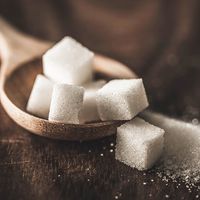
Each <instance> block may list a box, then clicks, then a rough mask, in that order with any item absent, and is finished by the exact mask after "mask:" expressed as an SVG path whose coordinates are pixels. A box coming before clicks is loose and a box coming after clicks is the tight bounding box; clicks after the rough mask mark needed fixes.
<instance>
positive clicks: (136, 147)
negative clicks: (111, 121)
mask: <svg viewBox="0 0 200 200" xmlns="http://www.w3.org/2000/svg"><path fill="white" fill-rule="evenodd" d="M163 135H164V130H162V129H160V128H158V127H156V126H153V125H151V124H149V123H148V122H145V121H144V120H143V119H140V118H138V117H136V118H134V119H133V120H131V121H129V122H127V123H125V124H123V125H122V126H120V127H119V128H118V130H117V139H116V150H115V158H116V159H117V160H119V161H121V162H123V163H125V164H126V165H129V166H130V167H133V168H135V167H136V168H137V169H139V170H146V169H149V168H151V167H152V166H153V164H154V163H155V162H156V161H157V160H158V158H159V157H160V155H161V153H162V150H163V140H164V138H163Z"/></svg>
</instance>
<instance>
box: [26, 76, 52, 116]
mask: <svg viewBox="0 0 200 200" xmlns="http://www.w3.org/2000/svg"><path fill="white" fill-rule="evenodd" d="M52 91H53V83H52V82H51V81H50V80H49V79H47V78H46V77H45V76H43V75H41V74H39V75H37V77H36V79H35V82H34V85H33V88H32V91H31V94H30V97H29V100H28V103H27V107H26V110H27V111H28V112H29V113H31V114H34V115H36V116H38V117H42V118H45V119H48V115H49V108H50V103H51V96H52Z"/></svg>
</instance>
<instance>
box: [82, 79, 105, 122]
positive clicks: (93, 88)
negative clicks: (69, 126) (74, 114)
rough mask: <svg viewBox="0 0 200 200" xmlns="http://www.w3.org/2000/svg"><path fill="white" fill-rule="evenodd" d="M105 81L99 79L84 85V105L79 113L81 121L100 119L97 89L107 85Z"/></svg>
mask: <svg viewBox="0 0 200 200" xmlns="http://www.w3.org/2000/svg"><path fill="white" fill-rule="evenodd" d="M105 83H106V81H104V80H99V81H94V82H91V83H87V84H85V85H83V87H84V88H85V93H84V98H83V106H82V108H81V111H80V114H79V120H80V122H81V123H84V122H90V121H98V120H100V117H99V113H98V111H97V103H96V96H97V91H98V90H99V89H100V88H101V87H102V86H103V85H105Z"/></svg>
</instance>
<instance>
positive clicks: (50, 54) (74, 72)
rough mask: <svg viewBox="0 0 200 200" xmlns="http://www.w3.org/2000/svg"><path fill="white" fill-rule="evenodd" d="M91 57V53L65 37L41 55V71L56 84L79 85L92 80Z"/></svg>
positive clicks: (92, 54) (92, 55)
mask: <svg viewBox="0 0 200 200" xmlns="http://www.w3.org/2000/svg"><path fill="white" fill-rule="evenodd" d="M93 57H94V53H93V52H91V51H90V50H88V49H87V48H86V47H84V46H82V45H81V44H80V43H78V42H77V41H75V40H74V39H73V38H71V37H65V38H63V39H62V40H61V41H60V42H58V43H57V44H56V45H55V46H54V47H52V48H51V49H49V50H48V51H47V52H46V53H45V54H44V55H43V71H44V74H45V75H46V76H47V77H48V78H50V79H51V80H53V81H54V82H56V83H67V84H75V85H80V84H82V83H85V82H87V81H90V80H91V79H92V74H93V70H92V65H93Z"/></svg>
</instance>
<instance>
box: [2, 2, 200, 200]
mask: <svg viewBox="0 0 200 200" xmlns="http://www.w3.org/2000/svg"><path fill="white" fill-rule="evenodd" d="M199 11H200V2H199V1H198V0H190V1H187V0H182V1H180V0H174V1H164V0H161V1H160V0H153V1H147V0H142V1H131V0H124V1H120V0H110V1H107V0H101V1H99V0H76V1H74V0H58V1H54V0H34V1H31V0H29V1H27V0H0V13H1V14H2V15H3V16H4V17H6V18H7V19H9V20H10V21H11V22H13V23H14V24H15V25H17V27H19V28H20V29H21V30H23V31H25V32H26V33H29V34H32V35H34V36H38V37H41V38H43V39H50V40H52V41H57V40H59V39H60V38H61V37H62V36H64V35H66V34H69V35H71V36H73V37H75V38H77V39H78V40H80V41H81V42H82V43H84V44H85V45H87V46H88V47H89V48H91V49H93V50H95V51H97V52H100V53H103V54H105V55H108V56H111V57H114V58H116V59H118V60H120V61H122V62H124V63H126V64H127V65H128V66H130V67H131V68H132V69H134V70H135V71H136V72H137V74H139V76H141V77H143V78H144V81H145V84H146V88H147V91H148V94H149V97H150V100H151V106H152V108H153V109H154V110H157V111H160V112H163V113H166V114H168V115H171V116H172V115H173V116H176V117H178V118H181V119H185V120H187V121H191V120H192V119H193V118H197V119H199V120H200V112H199V108H200V93H199V88H200V78H199V75H200V68H199V66H200V59H199V55H200V47H199V41H200V40H199V35H200V23H199V20H200V16H199V15H200V14H199V13H200V12H199ZM17 92H18V91H16V93H17ZM111 142H113V143H114V142H115V137H114V136H111V137H108V138H105V139H101V140H98V141H95V142H83V143H76V142H59V141H53V140H48V139H44V138H40V137H37V136H33V135H30V134H28V133H27V132H26V131H24V130H23V129H21V128H20V127H19V126H17V125H16V124H15V123H13V122H12V121H11V120H10V119H9V118H8V116H7V114H6V113H5V112H4V111H3V109H2V107H1V108H0V198H1V199H41V200H43V199H115V196H118V198H119V199H165V195H166V194H167V195H169V196H170V199H195V198H196V195H200V194H199V192H198V191H197V190H196V189H195V188H193V189H192V191H191V193H190V192H189V191H188V189H187V188H186V186H185V185H184V184H181V185H180V186H179V187H178V188H177V183H172V182H168V183H167V184H166V183H165V182H163V181H162V180H161V179H160V178H158V176H157V175H156V173H155V172H153V171H151V172H147V174H146V175H144V174H143V172H138V171H137V170H133V169H131V168H129V167H127V166H125V165H123V164H121V163H119V162H117V161H115V159H114V153H113V152H110V149H114V148H113V147H111V146H110V143H111ZM102 153H103V156H101V154H102ZM151 179H153V180H154V182H152V181H151ZM143 182H145V183H147V184H146V185H144V184H143Z"/></svg>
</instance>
